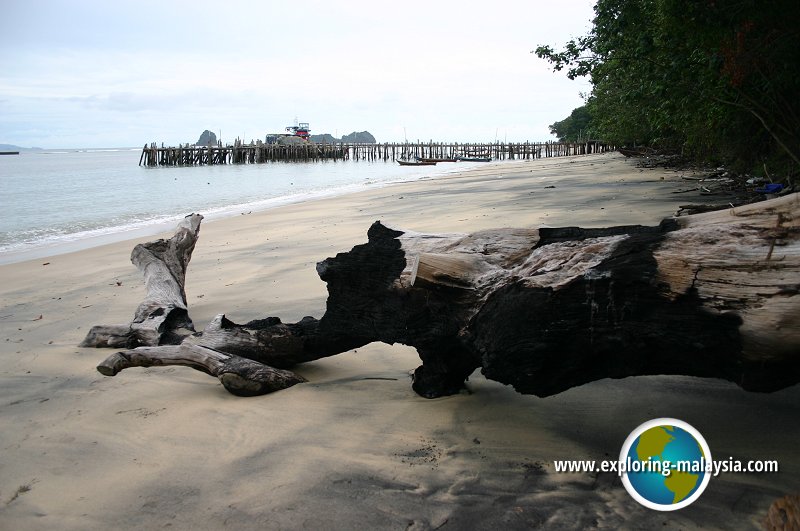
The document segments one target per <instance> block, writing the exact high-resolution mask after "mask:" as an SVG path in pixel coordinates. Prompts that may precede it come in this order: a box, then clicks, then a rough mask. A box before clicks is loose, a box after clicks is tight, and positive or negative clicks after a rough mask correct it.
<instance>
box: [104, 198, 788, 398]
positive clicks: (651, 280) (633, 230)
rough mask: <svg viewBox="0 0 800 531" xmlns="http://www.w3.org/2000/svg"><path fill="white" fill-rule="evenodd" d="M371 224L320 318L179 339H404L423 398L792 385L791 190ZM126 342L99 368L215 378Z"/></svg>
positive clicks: (219, 345) (342, 258)
mask: <svg viewBox="0 0 800 531" xmlns="http://www.w3.org/2000/svg"><path fill="white" fill-rule="evenodd" d="M367 236H368V242H367V243H365V244H363V245H357V246H356V247H354V248H353V249H352V250H351V251H349V252H346V253H340V254H338V255H336V256H335V257H332V258H328V259H326V260H323V261H322V262H319V263H318V264H317V272H318V274H319V276H320V278H321V279H322V280H323V281H325V282H326V283H327V285H328V293H329V297H328V301H327V308H326V311H325V314H324V315H323V316H322V317H321V318H320V319H319V320H317V319H314V318H311V317H306V318H304V319H303V320H301V321H300V322H298V323H292V324H287V323H282V322H281V321H280V319H278V318H275V317H270V318H267V319H262V320H258V321H252V322H250V323H247V324H244V325H238V324H235V323H232V322H231V321H229V320H227V319H225V317H224V315H220V316H218V317H217V318H216V319H214V321H212V323H210V324H209V326H208V327H207V328H206V329H205V330H204V331H203V332H200V333H198V334H194V335H191V336H189V337H188V338H186V339H185V340H184V341H183V346H181V348H184V346H187V348H188V346H203V347H207V351H208V352H213V353H220V352H222V353H225V354H226V355H230V356H235V357H241V358H246V359H249V360H253V361H255V362H258V363H261V364H264V365H268V366H270V367H276V368H280V369H286V368H289V367H291V366H293V365H295V364H298V363H303V362H308V361H312V360H314V359H319V358H323V357H326V356H331V355H335V354H339V353H342V352H345V351H348V350H351V349H353V348H357V347H359V346H362V345H365V344H368V343H371V342H373V341H381V342H385V343H389V344H392V343H402V344H406V345H410V346H413V347H415V348H416V349H417V351H418V353H419V355H420V358H421V360H422V365H420V366H419V367H418V368H417V369H416V370H415V371H414V377H413V384H412V385H413V388H414V390H415V391H416V392H417V393H419V394H420V395H422V396H424V397H428V398H433V397H437V396H443V395H447V394H452V393H456V392H458V391H459V390H461V389H462V388H463V386H464V382H465V380H466V379H467V378H468V376H469V375H470V374H471V373H472V372H473V371H474V370H475V369H477V368H480V369H481V371H482V372H483V374H484V375H485V376H486V377H487V378H490V379H493V380H497V381H499V382H502V383H505V384H510V385H512V386H514V388H515V389H516V390H517V391H519V392H521V393H526V394H535V395H538V396H548V395H552V394H555V393H559V392H562V391H564V390H566V389H569V388H571V387H574V386H578V385H581V384H584V383H587V382H591V381H594V380H598V379H602V378H623V377H627V376H635V375H658V374H679V375H690V376H701V377H712V378H722V379H725V380H729V381H732V382H735V383H736V384H738V385H739V386H741V387H743V388H744V389H747V390H751V391H765V392H767V391H775V390H778V389H781V388H783V387H786V386H789V385H792V384H794V383H797V382H798V381H800V195H798V194H792V195H788V196H784V197H781V198H778V199H773V200H770V201H766V202H762V203H757V204H753V205H748V206H743V207H737V208H731V209H727V210H723V211H717V212H710V213H705V214H698V215H694V216H687V217H681V218H670V219H666V220H664V221H663V222H662V223H661V224H660V225H658V226H653V227H645V226H622V227H610V228H602V229H583V228H577V227H565V228H540V229H499V230H489V231H482V232H477V233H474V234H468V235H464V234H419V233H412V232H408V231H402V230H395V229H392V228H389V227H386V226H384V225H382V224H381V223H380V222H376V223H375V224H373V225H372V227H370V229H369V231H368V234H367ZM137 314H138V312H137ZM168 348H170V349H174V347H168ZM209 349H210V350H209ZM199 352H200V353H201V354H202V352H205V351H199ZM132 353H137V354H135V356H136V360H137V361H136V362H135V363H129V364H127V365H126V364H125V363H122V364H120V362H119V358H118V356H119V354H115V355H113V356H111V357H110V358H109V359H108V360H106V361H105V362H103V363H102V364H101V365H100V367H98V369H99V370H100V371H101V372H103V373H104V374H116V372H118V370H119V369H121V368H124V367H126V366H133V365H136V366H150V365H165V364H179V365H188V366H193V367H195V368H199V367H200V366H202V367H203V368H202V369H201V370H205V372H209V374H219V372H217V373H215V372H214V369H213V366H214V363H216V362H214V360H212V359H209V360H207V361H206V362H203V363H201V362H198V361H197V357H195V358H193V359H192V360H191V361H188V362H187V361H186V360H183V359H177V358H180V356H175V351H174V350H164V348H163V347H162V348H161V349H159V348H151V349H149V350H147V351H146V352H142V350H141V349H135V350H133V351H127V352H126V353H122V355H123V357H125V356H127V359H132V358H131V357H132V356H134V354H132ZM214 355H215V356H216V355H217V354H214ZM200 357H202V356H200ZM114 367H118V368H114ZM209 367H211V369H209ZM290 374H291V373H289V374H283V373H282V376H281V378H278V380H280V382H281V384H279V385H276V386H274V387H273V386H272V385H271V384H269V383H267V384H264V385H261V386H260V387H259V386H256V385H255V384H250V387H249V388H251V389H255V388H256V387H258V391H259V392H267V391H269V390H274V389H282V388H284V387H286V386H287V385H285V384H286V383H287V382H293V383H296V382H295V381H294V379H293V378H292V376H291V375H290ZM297 381H301V379H300V378H299V377H298V378H297ZM289 385H291V383H289ZM232 392H233V391H232ZM240 394H242V393H240ZM250 394H253V393H250Z"/></svg>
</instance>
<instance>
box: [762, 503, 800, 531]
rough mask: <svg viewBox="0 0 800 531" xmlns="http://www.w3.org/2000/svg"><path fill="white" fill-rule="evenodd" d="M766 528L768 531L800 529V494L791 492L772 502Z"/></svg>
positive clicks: (765, 520)
mask: <svg viewBox="0 0 800 531" xmlns="http://www.w3.org/2000/svg"><path fill="white" fill-rule="evenodd" d="M764 529H766V530H768V531H783V530H786V531H789V530H791V529H800V495H798V494H789V495H786V496H784V497H783V498H779V499H777V500H775V501H774V502H772V505H770V507H769V510H768V511H767V517H766V518H765V519H764Z"/></svg>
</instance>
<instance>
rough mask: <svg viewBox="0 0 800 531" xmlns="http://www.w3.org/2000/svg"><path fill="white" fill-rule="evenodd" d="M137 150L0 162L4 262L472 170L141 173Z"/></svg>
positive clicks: (269, 168) (35, 153) (236, 168)
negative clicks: (196, 217)
mask: <svg viewBox="0 0 800 531" xmlns="http://www.w3.org/2000/svg"><path fill="white" fill-rule="evenodd" d="M141 152H142V148H141V147H135V148H134V147H130V148H128V147H123V148H75V149H42V150H38V149H37V150H29V151H22V152H20V154H19V155H8V156H3V157H0V182H2V187H0V204H1V205H3V208H2V210H1V211H0V264H4V263H13V262H19V261H24V260H28V259H34V258H40V257H44V256H51V255H55V254H61V253H64V252H71V251H74V250H79V249H84V248H88V247H94V246H97V245H103V244H106V243H111V242H114V241H121V240H126V239H131V238H138V237H142V236H148V235H153V234H158V233H160V232H164V231H167V230H170V229H171V226H173V225H174V224H176V223H177V222H178V221H179V220H180V219H181V218H183V217H184V216H186V215H188V214H191V213H194V212H197V213H201V214H203V216H205V218H206V219H209V220H211V219H219V218H225V217H231V216H237V215H241V214H247V213H249V212H253V211H261V210H267V209H270V208H275V207H278V206H281V205H286V204H291V203H298V202H302V201H308V200H313V199H319V198H323V197H329V196H334V195H341V194H346V193H351V192H356V191H360V190H364V189H366V188H367V187H379V186H386V185H388V184H390V183H393V182H401V181H411V180H417V179H422V178H426V177H435V176H440V175H444V174H447V173H452V172H455V171H459V170H464V169H466V167H468V166H471V165H472V164H470V163H459V164H443V165H438V166H423V167H401V166H399V165H398V164H396V163H394V162H392V161H386V162H385V161H363V160H360V161H353V160H344V161H342V160H338V161H332V160H320V161H313V162H267V163H262V164H235V165H230V164H225V165H212V166H180V167H155V168H153V167H142V166H139V165H138V164H139V157H140V155H141Z"/></svg>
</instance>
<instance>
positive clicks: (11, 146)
mask: <svg viewBox="0 0 800 531" xmlns="http://www.w3.org/2000/svg"><path fill="white" fill-rule="evenodd" d="M41 150H42V148H39V147H32V148H25V147H21V146H15V145H14V144H0V151H5V152H9V151H11V152H14V151H41Z"/></svg>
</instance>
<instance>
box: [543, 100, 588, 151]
mask: <svg viewBox="0 0 800 531" xmlns="http://www.w3.org/2000/svg"><path fill="white" fill-rule="evenodd" d="M590 120H591V116H590V114H589V109H588V108H587V107H586V105H583V106H581V107H578V108H577V109H575V110H573V111H572V113H571V114H570V115H569V116H567V117H566V118H564V119H563V120H561V121H560V122H556V123H554V124H552V125H550V126H549V127H550V133H552V134H554V135H556V136H557V137H558V139H559V140H560V141H561V142H582V141H585V140H588V139H589V138H590V137H591V129H590Z"/></svg>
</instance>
